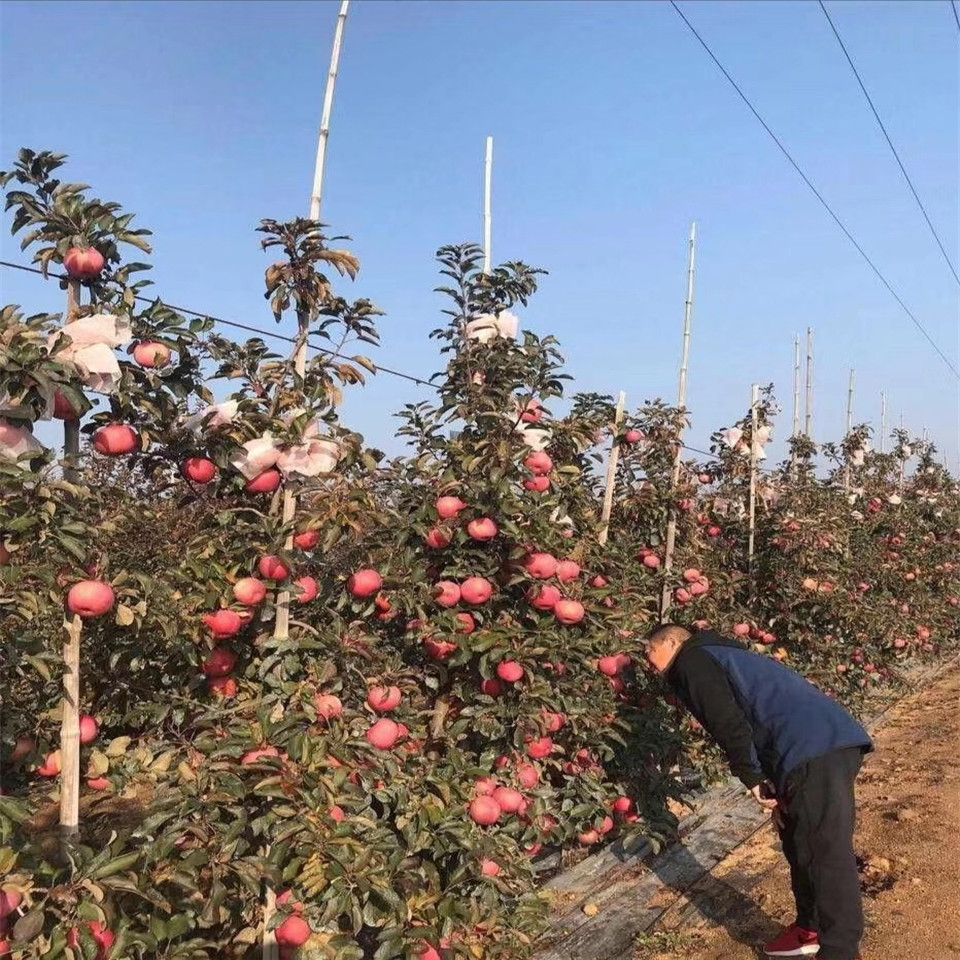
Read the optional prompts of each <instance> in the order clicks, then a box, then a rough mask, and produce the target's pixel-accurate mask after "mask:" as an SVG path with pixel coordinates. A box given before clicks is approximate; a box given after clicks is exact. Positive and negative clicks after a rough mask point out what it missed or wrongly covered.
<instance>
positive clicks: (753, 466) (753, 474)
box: [747, 383, 760, 569]
mask: <svg viewBox="0 0 960 960" xmlns="http://www.w3.org/2000/svg"><path fill="white" fill-rule="evenodd" d="M759 402H760V386H759V384H756V383H755V384H753V386H752V387H751V389H750V424H751V430H750V535H749V541H748V543H747V567H748V569H750V568H752V567H753V543H754V536H755V533H756V522H757V430H758V429H759V423H758V418H757V412H758V411H757V405H758V404H759Z"/></svg>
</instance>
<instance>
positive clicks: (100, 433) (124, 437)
mask: <svg viewBox="0 0 960 960" xmlns="http://www.w3.org/2000/svg"><path fill="white" fill-rule="evenodd" d="M139 441H140V438H139V436H138V435H137V431H136V430H134V429H133V427H131V426H128V425H127V424H125V423H111V424H108V425H107V426H105V427H101V428H100V429H99V430H97V431H96V433H94V435H93V448H94V450H96V451H97V453H102V454H103V455H104V456H106V457H120V456H123V455H124V454H127V453H133V451H134V450H136V449H137V444H138V443H139Z"/></svg>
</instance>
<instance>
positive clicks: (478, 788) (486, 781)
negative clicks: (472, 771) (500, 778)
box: [473, 777, 499, 797]
mask: <svg viewBox="0 0 960 960" xmlns="http://www.w3.org/2000/svg"><path fill="white" fill-rule="evenodd" d="M498 786H499V784H498V783H497V781H496V780H495V779H494V778H493V777H481V778H480V779H479V780H478V781H477V782H476V783H475V784H474V785H473V792H474V793H475V794H476V795H477V796H478V797H489V796H492V795H493V791H494V790H496V789H497V787H498Z"/></svg>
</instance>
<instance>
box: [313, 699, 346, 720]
mask: <svg viewBox="0 0 960 960" xmlns="http://www.w3.org/2000/svg"><path fill="white" fill-rule="evenodd" d="M313 703H314V706H315V707H316V708H317V716H318V717H322V718H323V719H324V720H333V719H334V718H335V717H339V716H340V715H341V714H342V713H343V702H342V701H341V700H340V698H339V697H336V696H334V695H333V694H332V693H318V694H317V695H316V696H315V697H314V698H313Z"/></svg>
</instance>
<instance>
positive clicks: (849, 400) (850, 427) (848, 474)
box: [843, 367, 854, 493]
mask: <svg viewBox="0 0 960 960" xmlns="http://www.w3.org/2000/svg"><path fill="white" fill-rule="evenodd" d="M853 378H854V370H853V368H852V367H851V369H850V385H849V386H848V387H847V432H846V436H845V437H844V440H849V439H850V432H851V431H852V430H853ZM846 460H847V462H846V466H845V468H844V471H843V488H844V490H846V492H847V493H849V492H850V479H851V469H850V457H849V456H847V458H846Z"/></svg>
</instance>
